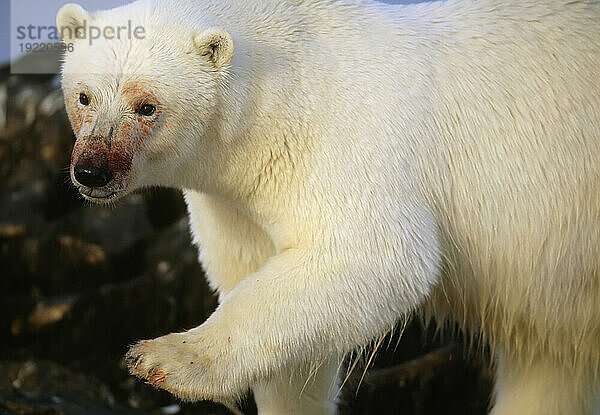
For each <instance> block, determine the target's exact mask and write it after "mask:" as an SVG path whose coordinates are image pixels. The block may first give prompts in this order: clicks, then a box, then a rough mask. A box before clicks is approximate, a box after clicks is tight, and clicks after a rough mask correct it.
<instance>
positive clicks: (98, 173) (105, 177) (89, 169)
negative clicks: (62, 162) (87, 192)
mask: <svg viewBox="0 0 600 415" xmlns="http://www.w3.org/2000/svg"><path fill="white" fill-rule="evenodd" d="M74 173H75V180H77V181H78V182H79V183H81V184H82V185H84V186H87V187H103V186H106V185H107V184H108V182H110V181H111V180H112V178H113V173H112V171H111V170H110V169H109V168H107V167H105V168H101V167H95V166H92V165H91V164H85V163H84V164H77V165H76V166H75V169H74Z"/></svg>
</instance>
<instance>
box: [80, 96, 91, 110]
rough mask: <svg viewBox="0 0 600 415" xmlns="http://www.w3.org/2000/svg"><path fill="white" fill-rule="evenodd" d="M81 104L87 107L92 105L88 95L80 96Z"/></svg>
mask: <svg viewBox="0 0 600 415" xmlns="http://www.w3.org/2000/svg"><path fill="white" fill-rule="evenodd" d="M79 103H80V104H81V105H85V106H86V107H87V106H88V105H90V99H89V98H88V96H87V95H86V94H79Z"/></svg>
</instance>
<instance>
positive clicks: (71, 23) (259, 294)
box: [57, 0, 600, 415]
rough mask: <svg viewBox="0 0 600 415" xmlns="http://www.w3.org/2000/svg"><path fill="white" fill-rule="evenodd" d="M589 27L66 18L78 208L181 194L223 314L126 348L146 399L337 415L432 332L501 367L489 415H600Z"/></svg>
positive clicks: (313, 8)
mask: <svg viewBox="0 0 600 415" xmlns="http://www.w3.org/2000/svg"><path fill="white" fill-rule="evenodd" d="M131 22H133V23H134V26H135V27H138V26H139V27H143V28H144V30H143V34H144V35H143V36H140V37H136V38H134V37H131V36H121V37H119V38H115V36H114V34H115V31H114V28H116V27H125V26H127V24H128V23H131ZM598 22H600V3H599V2H597V1H591V0H590V1H567V0H504V1H500V0H482V1H468V0H448V1H445V2H432V3H423V4H416V5H407V6H391V5H384V4H380V3H377V2H373V1H370V0H302V1H301V0H204V1H202V2H194V1H192V0H171V1H168V2H167V1H158V0H139V1H136V2H134V3H131V4H128V5H125V6H123V7H119V8H116V9H113V10H108V11H102V12H97V13H88V12H87V11H85V10H84V9H82V8H81V7H79V6H77V5H72V4H70V5H66V6H64V7H63V8H62V9H61V10H60V11H59V13H58V15H57V26H58V27H59V28H61V29H70V30H61V33H62V35H63V40H64V41H65V42H68V43H72V44H73V45H74V51H73V52H71V53H68V54H67V55H66V57H65V60H64V64H63V68H62V74H63V78H62V86H63V90H64V95H65V102H66V107H67V111H68V114H69V117H70V120H71V122H72V125H73V129H74V131H75V134H76V137H77V140H76V142H75V145H74V150H73V155H72V161H71V170H70V171H71V177H72V180H73V183H74V184H75V186H76V187H77V188H78V189H79V191H80V192H81V194H82V195H83V196H84V197H85V198H86V199H87V200H90V201H92V202H97V203H110V202H112V201H114V200H116V199H118V198H119V197H122V196H123V195H125V194H127V193H129V192H130V191H132V190H134V189H137V188H142V187H146V186H156V185H160V186H171V187H177V188H180V189H184V192H185V200H186V202H187V205H188V208H189V218H190V225H191V231H192V233H193V237H194V241H195V243H196V244H197V245H198V247H199V252H200V260H201V261H202V264H203V265H204V267H205V269H206V271H207V275H208V278H209V279H210V283H211V284H212V287H214V289H215V290H216V292H217V293H218V296H219V299H220V305H219V306H218V308H217V309H216V311H215V312H214V314H212V316H211V317H210V318H209V319H208V320H207V321H206V322H204V323H203V324H201V325H200V326H198V327H196V328H194V329H192V330H189V331H186V332H183V333H174V334H169V335H166V336H163V337H160V338H157V339H154V340H145V341H141V342H139V343H137V344H135V345H133V346H132V347H131V349H130V350H129V352H128V354H127V361H128V366H129V369H130V371H131V373H132V374H134V375H136V376H138V377H140V378H143V379H145V380H147V381H148V382H149V383H151V384H153V385H155V386H156V387H159V388H162V389H165V390H167V391H169V392H171V393H173V394H175V395H177V396H179V397H181V398H182V399H186V400H203V399H211V400H214V401H218V402H223V403H225V404H227V405H229V406H232V405H233V404H234V403H235V402H236V400H237V399H238V398H239V397H241V396H243V395H244V394H245V393H246V392H247V391H248V390H249V389H252V390H253V391H254V394H255V397H256V401H257V406H258V409H259V412H260V413H261V414H311V415H312V414H333V413H335V411H336V396H337V388H338V386H339V381H338V378H339V374H340V359H341V358H342V357H343V356H344V355H345V354H346V353H348V352H349V351H352V350H355V349H356V348H357V347H360V346H364V345H367V344H369V342H371V341H373V339H378V338H380V337H381V336H382V335H384V334H385V333H386V332H388V331H389V330H391V329H392V328H393V327H394V326H395V325H396V324H397V323H398V321H399V320H402V319H403V318H405V317H406V316H409V315H411V314H412V313H421V314H422V315H432V316H435V317H436V318H437V320H438V321H440V322H443V321H449V322H456V323H458V324H459V325H460V326H461V327H463V328H464V329H466V330H472V331H473V332H476V333H478V334H480V335H481V336H483V337H484V338H485V339H486V340H487V341H488V342H489V344H490V345H491V347H492V350H493V352H494V356H496V359H497V365H496V367H497V381H496V387H495V394H494V395H495V396H494V405H493V409H492V413H493V414H494V415H514V414H520V415H527V414H531V415H565V414H581V415H583V414H592V413H593V412H594V405H595V404H596V402H597V398H598V395H599V377H598V374H599V363H600V81H599V80H600V25H599V24H598ZM92 26H93V27H96V28H104V29H107V28H108V29H107V30H106V31H103V33H105V34H108V35H112V36H108V35H107V36H101V37H100V38H98V39H94V40H93V41H91V39H90V41H84V40H82V39H81V38H82V37H84V36H81V33H79V35H78V30H76V29H77V28H81V27H84V28H85V27H92Z"/></svg>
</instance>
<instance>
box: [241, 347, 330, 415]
mask: <svg viewBox="0 0 600 415" xmlns="http://www.w3.org/2000/svg"><path fill="white" fill-rule="evenodd" d="M340 364H341V363H340V359H339V358H338V357H337V356H335V357H332V358H330V359H328V360H326V361H325V362H323V363H322V364H319V365H315V366H314V367H312V368H311V367H310V366H307V367H296V368H294V369H292V370H282V371H281V372H279V373H277V374H276V375H274V376H272V377H271V378H270V379H269V380H268V381H265V382H259V383H258V384H256V385H255V386H254V388H253V390H254V398H255V400H256V406H257V408H258V413H259V414H260V415H280V414H294V415H333V414H335V413H336V398H337V395H338V392H339V385H338V382H337V379H338V374H339V373H338V372H339V371H340Z"/></svg>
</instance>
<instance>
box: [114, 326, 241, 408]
mask: <svg viewBox="0 0 600 415" xmlns="http://www.w3.org/2000/svg"><path fill="white" fill-rule="evenodd" d="M209 344H210V342H207V341H205V340H204V339H203V338H202V336H201V335H199V334H197V333H192V332H186V333H173V334H169V335H166V336H162V337H159V338H156V339H154V340H142V341H139V342H137V343H136V344H134V345H133V346H131V347H130V349H129V351H128V352H127V354H126V356H125V360H126V363H127V367H128V369H129V372H130V373H131V374H132V375H134V376H137V377H139V378H141V379H144V380H145V381H146V383H148V384H150V385H152V386H155V387H157V388H160V389H164V390H166V391H168V392H170V393H172V394H174V395H176V396H178V397H179V398H181V399H184V400H190V401H197V400H205V399H210V400H213V401H216V402H221V403H225V404H227V405H229V404H230V403H231V402H233V401H235V399H236V398H237V397H238V396H239V394H240V393H241V392H243V391H242V390H240V387H241V385H236V383H235V382H233V378H232V374H231V372H232V370H231V367H228V366H229V365H228V364H227V361H228V360H229V359H227V357H226V353H224V350H220V351H219V352H218V353H214V349H215V347H214V344H213V346H212V347H211V346H209ZM217 360H218V362H217ZM217 363H218V364H217Z"/></svg>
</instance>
